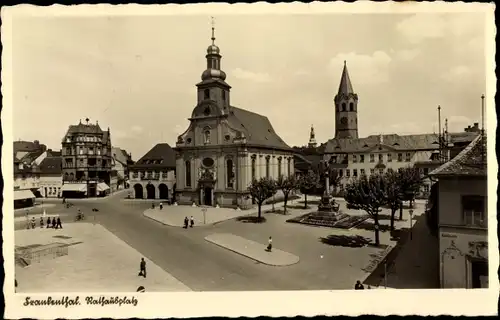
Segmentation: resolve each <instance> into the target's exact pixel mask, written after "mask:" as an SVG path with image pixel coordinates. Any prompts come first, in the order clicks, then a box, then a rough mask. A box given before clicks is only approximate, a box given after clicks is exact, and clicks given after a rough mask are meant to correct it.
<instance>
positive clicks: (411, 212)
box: [409, 209, 413, 240]
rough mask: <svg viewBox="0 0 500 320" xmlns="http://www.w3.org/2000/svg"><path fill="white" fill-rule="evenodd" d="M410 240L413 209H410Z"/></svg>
mask: <svg viewBox="0 0 500 320" xmlns="http://www.w3.org/2000/svg"><path fill="white" fill-rule="evenodd" d="M409 211H410V240H412V238H413V209H410V210H409Z"/></svg>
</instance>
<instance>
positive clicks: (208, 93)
mask: <svg viewBox="0 0 500 320" xmlns="http://www.w3.org/2000/svg"><path fill="white" fill-rule="evenodd" d="M203 95H204V99H210V90H208V89H205V90H203Z"/></svg>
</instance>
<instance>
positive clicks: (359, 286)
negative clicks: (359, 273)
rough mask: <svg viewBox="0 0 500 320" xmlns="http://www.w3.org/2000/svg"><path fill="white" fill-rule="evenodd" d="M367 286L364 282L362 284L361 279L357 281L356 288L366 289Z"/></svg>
mask: <svg viewBox="0 0 500 320" xmlns="http://www.w3.org/2000/svg"><path fill="white" fill-rule="evenodd" d="M364 289H365V287H364V286H363V284H361V281H359V280H358V281H356V284H355V285H354V290H364Z"/></svg>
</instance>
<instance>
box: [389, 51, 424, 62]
mask: <svg viewBox="0 0 500 320" xmlns="http://www.w3.org/2000/svg"><path fill="white" fill-rule="evenodd" d="M419 54H420V49H403V50H400V51H397V52H396V53H395V56H396V58H397V59H399V60H403V61H411V60H413V59H415V58H416V57H417V56H418V55H419Z"/></svg>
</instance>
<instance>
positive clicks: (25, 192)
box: [14, 190, 36, 200]
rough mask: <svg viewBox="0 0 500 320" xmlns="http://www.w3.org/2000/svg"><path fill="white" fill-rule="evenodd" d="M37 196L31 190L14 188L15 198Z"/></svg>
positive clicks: (23, 198)
mask: <svg viewBox="0 0 500 320" xmlns="http://www.w3.org/2000/svg"><path fill="white" fill-rule="evenodd" d="M32 198H36V197H35V195H34V194H33V192H31V190H14V200H25V199H32Z"/></svg>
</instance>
